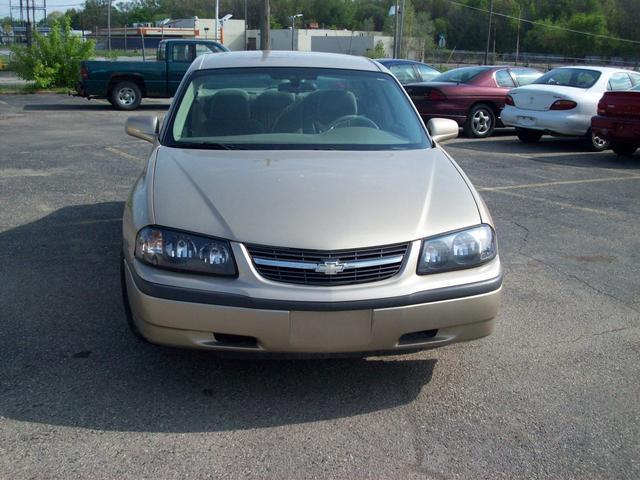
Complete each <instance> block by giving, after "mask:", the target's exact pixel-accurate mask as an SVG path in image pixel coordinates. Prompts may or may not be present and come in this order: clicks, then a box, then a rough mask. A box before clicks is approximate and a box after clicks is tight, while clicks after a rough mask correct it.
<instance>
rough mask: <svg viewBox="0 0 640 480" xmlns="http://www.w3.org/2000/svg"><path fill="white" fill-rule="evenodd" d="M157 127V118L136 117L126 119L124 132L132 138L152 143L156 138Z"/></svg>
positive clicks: (158, 124)
mask: <svg viewBox="0 0 640 480" xmlns="http://www.w3.org/2000/svg"><path fill="white" fill-rule="evenodd" d="M159 126H160V122H159V121H158V117H151V116H136V117H129V118H128V119H127V123H126V125H125V127H124V130H125V131H126V132H127V133H128V134H129V135H131V136H132V137H136V138H139V139H141V140H145V141H147V142H151V143H153V142H155V140H156V138H157V137H158V131H159Z"/></svg>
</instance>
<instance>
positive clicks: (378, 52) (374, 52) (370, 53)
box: [365, 40, 387, 58]
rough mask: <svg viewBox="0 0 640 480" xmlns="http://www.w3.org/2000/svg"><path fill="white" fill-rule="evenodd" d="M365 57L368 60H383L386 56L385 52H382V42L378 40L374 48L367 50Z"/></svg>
mask: <svg viewBox="0 0 640 480" xmlns="http://www.w3.org/2000/svg"><path fill="white" fill-rule="evenodd" d="M365 55H366V56H367V57H369V58H385V57H386V56H387V52H385V50H384V44H383V43H382V41H380V40H378V43H376V46H375V48H373V49H371V48H368V49H367V53H365Z"/></svg>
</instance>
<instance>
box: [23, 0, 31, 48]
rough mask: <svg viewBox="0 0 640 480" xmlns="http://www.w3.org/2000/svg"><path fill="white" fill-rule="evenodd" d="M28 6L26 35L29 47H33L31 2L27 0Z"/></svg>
mask: <svg viewBox="0 0 640 480" xmlns="http://www.w3.org/2000/svg"><path fill="white" fill-rule="evenodd" d="M25 1H26V4H27V23H26V24H25V34H26V35H27V47H31V33H32V32H31V20H30V13H29V0H25Z"/></svg>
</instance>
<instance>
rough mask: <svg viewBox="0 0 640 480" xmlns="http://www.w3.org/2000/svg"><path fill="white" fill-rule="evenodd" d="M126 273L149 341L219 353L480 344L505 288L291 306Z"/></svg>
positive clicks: (490, 285) (129, 269)
mask: <svg viewBox="0 0 640 480" xmlns="http://www.w3.org/2000/svg"><path fill="white" fill-rule="evenodd" d="M123 267H124V276H125V284H126V289H127V296H128V301H129V305H130V308H131V314H132V320H133V322H134V323H135V325H136V326H137V328H138V330H139V331H140V332H141V333H142V335H143V336H144V337H146V338H147V339H148V340H149V341H151V342H153V343H158V344H164V345H171V346H178V347H187V348H200V349H213V350H236V351H263V352H292V353H339V352H372V351H402V350H415V349H423V348H435V347H440V346H443V345H447V344H450V343H455V342H461V341H467V340H473V339H476V338H480V337H483V336H486V335H489V334H490V333H491V331H492V330H493V324H494V320H493V319H494V317H495V316H496V315H497V312H498V307H499V304H500V296H501V285H502V275H499V276H498V277H495V278H493V279H490V280H486V281H482V282H475V283H473V284H467V285H461V286H456V287H454V288H447V289H436V290H431V291H426V292H419V293H417V294H412V295H407V296H404V297H393V298H385V299H372V300H357V301H350V302H323V303H319V302H288V303H286V302H285V301H281V300H276V301H269V300H262V301H261V300H255V299H254V300H252V299H250V298H249V297H244V296H241V295H235V296H233V295H224V296H220V295H218V294H214V293H209V292H203V291H193V290H191V289H186V288H181V287H168V286H163V285H157V284H153V283H151V282H148V281H147V280H144V279H142V278H141V277H140V276H139V275H138V274H137V273H136V271H135V266H132V265H130V264H129V263H128V262H127V261H126V260H125V261H124V265H123ZM452 296H453V297H452ZM208 300H210V301H208Z"/></svg>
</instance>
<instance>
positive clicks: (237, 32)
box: [91, 17, 245, 50]
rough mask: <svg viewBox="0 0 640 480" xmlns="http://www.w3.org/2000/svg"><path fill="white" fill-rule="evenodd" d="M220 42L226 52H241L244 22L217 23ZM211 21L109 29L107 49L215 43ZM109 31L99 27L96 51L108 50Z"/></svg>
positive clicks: (172, 22)
mask: <svg viewBox="0 0 640 480" xmlns="http://www.w3.org/2000/svg"><path fill="white" fill-rule="evenodd" d="M219 23H220V39H219V41H220V43H222V44H224V46H225V47H227V48H228V49H229V50H244V49H245V47H244V41H245V39H244V31H245V22H244V20H226V21H225V22H222V21H220V22H219ZM214 32H215V21H214V20H213V19H212V18H198V17H195V18H185V19H177V20H168V21H164V22H158V23H157V25H155V26H148V25H136V26H134V27H122V28H112V29H111V48H113V49H118V50H121V49H122V50H130V49H141V48H143V47H144V48H145V49H155V48H157V47H158V43H160V42H161V41H162V40H166V39H171V38H178V39H180V38H201V39H209V40H215V35H214ZM108 37H109V31H108V30H107V29H106V28H101V29H99V31H98V34H97V35H92V36H91V38H95V39H96V41H97V46H98V49H100V50H106V49H107V48H108V46H107V45H108Z"/></svg>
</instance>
